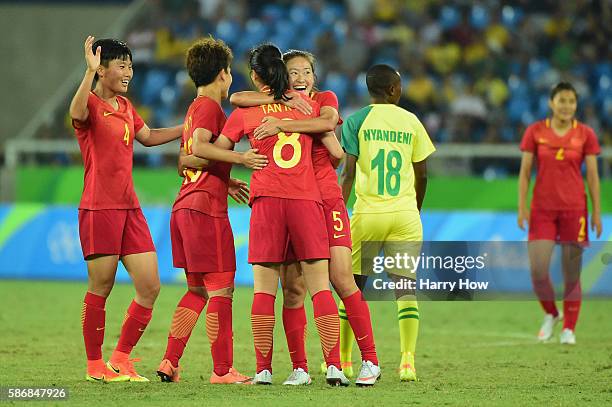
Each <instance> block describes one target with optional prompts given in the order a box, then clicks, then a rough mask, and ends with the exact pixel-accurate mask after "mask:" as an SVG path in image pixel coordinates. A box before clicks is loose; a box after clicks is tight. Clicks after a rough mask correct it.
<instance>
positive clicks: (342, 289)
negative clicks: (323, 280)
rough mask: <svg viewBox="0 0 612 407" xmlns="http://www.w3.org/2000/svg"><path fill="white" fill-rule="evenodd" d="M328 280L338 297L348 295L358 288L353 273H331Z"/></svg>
mask: <svg viewBox="0 0 612 407" xmlns="http://www.w3.org/2000/svg"><path fill="white" fill-rule="evenodd" d="M330 280H331V283H332V286H333V287H334V290H336V293H337V294H338V295H339V296H340V298H345V297H348V296H349V295H351V294H353V293H354V292H356V291H357V290H358V288H357V285H356V284H355V279H354V278H353V275H352V274H351V275H348V276H347V275H344V274H332V275H330Z"/></svg>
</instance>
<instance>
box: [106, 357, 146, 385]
mask: <svg viewBox="0 0 612 407" xmlns="http://www.w3.org/2000/svg"><path fill="white" fill-rule="evenodd" d="M134 362H140V359H125V360H119V361H110V360H109V361H108V362H107V363H106V366H107V367H108V368H109V369H110V370H112V371H113V372H115V373H117V374H122V375H127V376H129V378H130V382H148V381H149V379H147V378H146V377H144V376H141V375H139V374H138V373H136V370H135V369H134Z"/></svg>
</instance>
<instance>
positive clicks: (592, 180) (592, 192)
mask: <svg viewBox="0 0 612 407" xmlns="http://www.w3.org/2000/svg"><path fill="white" fill-rule="evenodd" d="M584 161H585V163H586V178H587V185H588V187H589V196H590V197H591V210H592V212H593V213H592V215H591V230H593V231H595V233H596V235H597V238H599V237H600V236H601V232H602V230H603V226H602V223H601V202H600V197H599V174H598V172H597V156H595V155H592V154H589V155H587V156H585V158H584Z"/></svg>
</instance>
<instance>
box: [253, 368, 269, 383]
mask: <svg viewBox="0 0 612 407" xmlns="http://www.w3.org/2000/svg"><path fill="white" fill-rule="evenodd" d="M251 384H272V372H270V371H269V370H268V369H264V370H262V371H261V372H259V373H257V374H256V375H255V377H254V378H253V380H251Z"/></svg>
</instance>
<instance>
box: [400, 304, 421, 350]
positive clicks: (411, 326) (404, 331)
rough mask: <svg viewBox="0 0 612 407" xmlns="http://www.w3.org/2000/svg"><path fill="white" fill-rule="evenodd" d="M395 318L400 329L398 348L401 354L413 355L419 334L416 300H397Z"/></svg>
mask: <svg viewBox="0 0 612 407" xmlns="http://www.w3.org/2000/svg"><path fill="white" fill-rule="evenodd" d="M397 319H398V322H399V331H400V350H401V352H402V355H403V354H405V353H409V354H411V355H414V352H415V349H416V342H417V337H418V335H419V308H418V304H417V301H416V300H410V301H403V300H398V301H397Z"/></svg>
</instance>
